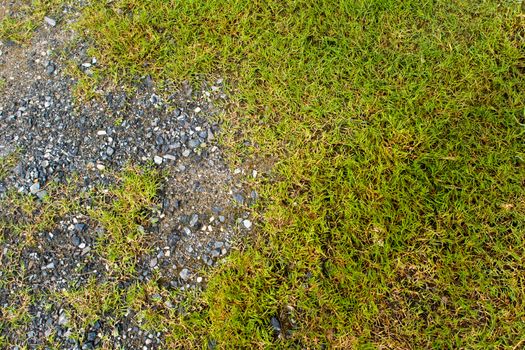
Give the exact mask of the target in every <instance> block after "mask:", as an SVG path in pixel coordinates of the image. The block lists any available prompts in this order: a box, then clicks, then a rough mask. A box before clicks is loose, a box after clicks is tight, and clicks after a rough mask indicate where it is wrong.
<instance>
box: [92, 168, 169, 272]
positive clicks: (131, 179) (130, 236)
mask: <svg viewBox="0 0 525 350" xmlns="http://www.w3.org/2000/svg"><path fill="white" fill-rule="evenodd" d="M158 189H159V174H158V172H156V171H155V170H151V169H139V168H132V167H130V168H128V169H125V170H124V171H123V172H122V173H121V174H120V175H119V183H118V185H117V186H115V187H114V188H112V189H109V190H102V191H99V192H98V193H97V194H96V201H95V205H94V208H93V209H91V210H89V216H90V217H91V218H93V219H94V220H96V221H97V222H99V223H100V224H101V225H102V226H103V227H104V233H103V234H101V235H100V237H99V240H98V242H97V251H98V252H99V254H100V255H101V257H102V258H103V259H104V261H105V262H106V263H107V264H108V267H109V269H110V271H111V272H112V273H113V274H115V276H117V277H122V278H123V277H126V276H127V277H130V276H132V275H133V274H134V272H135V266H136V264H137V261H138V259H139V258H140V257H141V256H142V255H144V254H145V253H146V252H147V249H148V244H147V241H146V240H147V235H146V233H145V230H144V227H145V226H147V225H149V224H150V221H149V220H150V217H151V212H152V211H153V209H155V197H156V195H157V191H158Z"/></svg>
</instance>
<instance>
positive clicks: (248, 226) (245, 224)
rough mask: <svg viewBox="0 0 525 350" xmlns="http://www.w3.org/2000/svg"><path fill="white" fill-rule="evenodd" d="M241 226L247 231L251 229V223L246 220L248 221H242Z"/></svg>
mask: <svg viewBox="0 0 525 350" xmlns="http://www.w3.org/2000/svg"><path fill="white" fill-rule="evenodd" d="M242 224H243V225H244V227H246V228H247V229H248V230H249V229H250V228H252V222H251V221H250V220H248V219H246V220H243V221H242Z"/></svg>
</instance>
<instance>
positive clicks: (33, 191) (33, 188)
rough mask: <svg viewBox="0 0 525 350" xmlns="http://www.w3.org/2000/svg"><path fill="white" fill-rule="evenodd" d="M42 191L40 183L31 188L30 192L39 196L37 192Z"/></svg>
mask: <svg viewBox="0 0 525 350" xmlns="http://www.w3.org/2000/svg"><path fill="white" fill-rule="evenodd" d="M38 191H40V184H39V183H38V182H36V183H34V184H32V185H31V187H29V192H31V194H37V192H38Z"/></svg>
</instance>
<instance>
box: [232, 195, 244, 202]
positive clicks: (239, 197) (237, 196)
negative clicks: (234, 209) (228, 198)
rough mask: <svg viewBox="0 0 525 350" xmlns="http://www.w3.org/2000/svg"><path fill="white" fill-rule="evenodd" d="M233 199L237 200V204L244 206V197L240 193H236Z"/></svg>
mask: <svg viewBox="0 0 525 350" xmlns="http://www.w3.org/2000/svg"><path fill="white" fill-rule="evenodd" d="M233 199H235V201H236V202H237V203H239V204H244V197H243V195H242V194H240V193H235V194H234V195H233Z"/></svg>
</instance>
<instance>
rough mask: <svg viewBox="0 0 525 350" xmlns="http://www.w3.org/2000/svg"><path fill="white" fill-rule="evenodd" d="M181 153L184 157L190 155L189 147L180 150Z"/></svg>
mask: <svg viewBox="0 0 525 350" xmlns="http://www.w3.org/2000/svg"><path fill="white" fill-rule="evenodd" d="M182 155H183V156H184V157H189V156H190V150H189V149H185V150H184V151H183V152H182Z"/></svg>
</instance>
